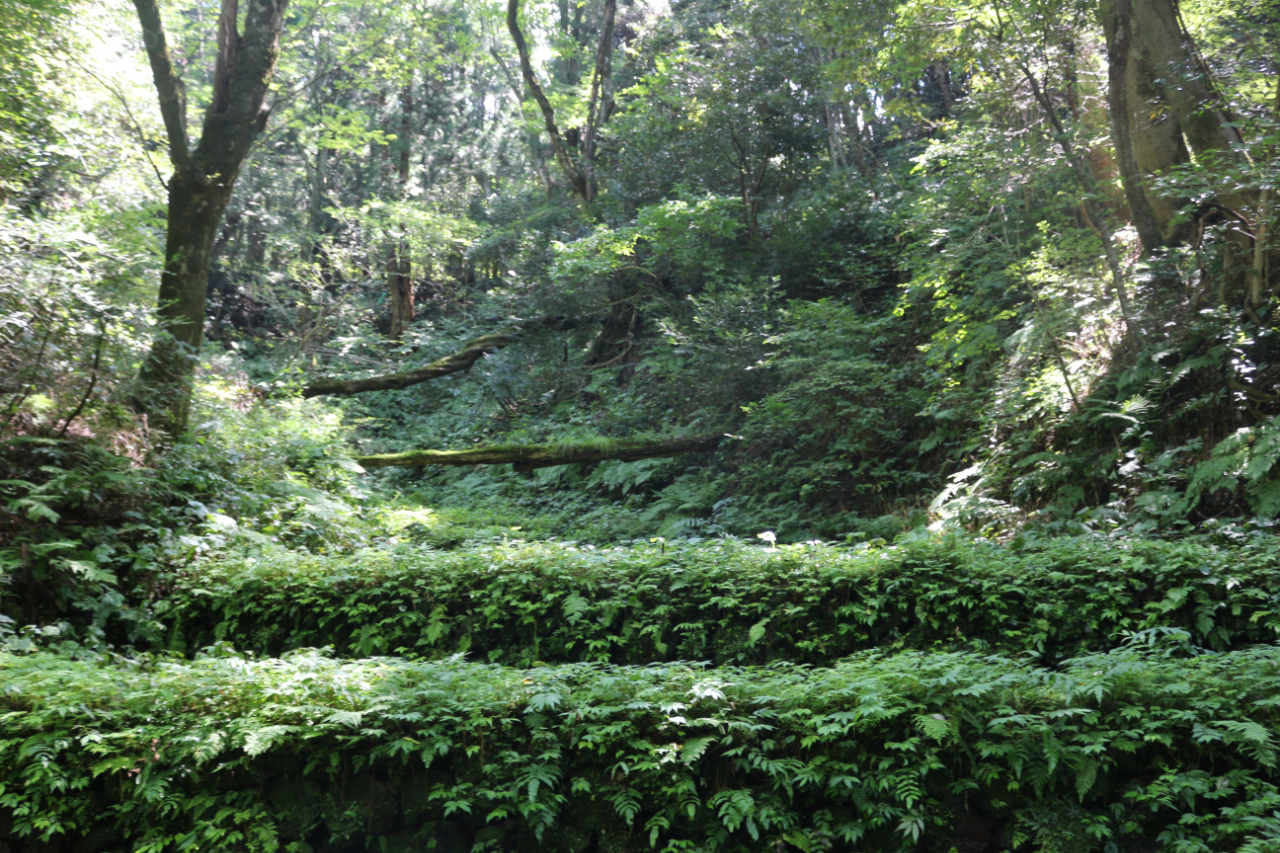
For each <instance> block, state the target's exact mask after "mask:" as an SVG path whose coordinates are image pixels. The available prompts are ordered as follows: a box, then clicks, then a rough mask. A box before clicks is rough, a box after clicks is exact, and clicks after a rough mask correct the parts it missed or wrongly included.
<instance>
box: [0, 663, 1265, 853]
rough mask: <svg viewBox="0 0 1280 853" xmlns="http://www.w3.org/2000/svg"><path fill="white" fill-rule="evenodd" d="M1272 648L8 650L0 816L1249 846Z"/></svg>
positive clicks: (123, 830)
mask: <svg viewBox="0 0 1280 853" xmlns="http://www.w3.org/2000/svg"><path fill="white" fill-rule="evenodd" d="M1277 663H1278V661H1277V653H1276V651H1275V650H1274V649H1259V650H1254V651H1246V652H1235V653H1230V654H1225V655H1210V656H1203V657H1193V658H1189V659H1188V658H1182V657H1180V656H1174V657H1170V656H1167V655H1166V654H1163V653H1161V652H1160V650H1159V649H1158V648H1157V649H1154V650H1150V651H1143V650H1141V649H1140V648H1134V649H1129V650H1125V651H1119V652H1114V653H1112V654H1109V655H1101V656H1094V657H1087V658H1081V659H1078V660H1076V661H1073V662H1071V663H1070V664H1069V665H1067V666H1066V667H1065V668H1064V669H1062V670H1061V671H1058V672H1051V671H1047V670H1042V669H1036V668H1033V667H1028V666H1026V665H1022V664H1018V663H1016V662H1014V661H1011V660H1009V659H1006V658H1000V657H982V656H976V655H965V654H934V655H928V654H919V653H902V654H898V655H895V656H892V657H885V656H883V655H878V654H873V655H869V656H865V655H864V656H860V657H855V658H851V659H849V660H847V661H845V662H842V663H839V664H837V665H835V666H833V667H831V668H829V669H823V670H810V669H806V668H803V667H797V666H794V665H778V666H774V667H770V668H767V669H738V668H720V669H704V668H701V667H697V666H689V665H684V664H670V665H665V666H649V667H636V668H625V667H624V668H613V667H606V666H600V665H589V664H578V665H569V666H558V667H541V668H537V669H531V670H519V669H505V668H501V667H497V666H491V665H490V666H486V665H480V664H468V663H460V662H457V661H450V662H441V663H406V662H403V661H397V660H393V659H371V660H364V661H350V662H345V663H343V662H339V661H334V660H332V659H329V658H326V657H324V656H321V655H317V654H314V653H304V654H298V655H293V656H290V657H287V658H284V659H281V660H272V661H254V660H251V659H248V660H247V659H243V658H239V657H235V656H231V657H227V656H215V657H211V658H202V659H199V660H197V661H195V662H192V663H184V662H177V661H165V660H151V661H147V660H143V661H137V662H132V663H129V662H122V661H111V660H109V659H88V660H83V661H78V662H68V661H67V660H65V659H63V658H59V657H50V656H47V655H32V656H25V657H20V658H13V657H8V656H6V657H3V658H0V672H3V674H4V677H5V684H6V689H5V691H4V693H3V695H2V696H0V706H3V707H4V708H5V709H7V710H6V713H5V714H4V716H3V717H0V754H2V755H4V757H5V761H4V763H3V765H0V768H2V769H0V785H3V786H4V787H3V789H2V790H3V792H4V793H3V794H0V796H2V797H3V802H4V804H5V806H6V809H7V810H8V817H6V818H5V820H6V821H7V822H8V826H9V829H8V830H7V832H11V833H12V832H17V833H19V834H27V833H31V834H34V835H36V836H41V837H44V838H52V837H56V836H58V835H62V834H66V835H69V836H76V835H87V837H88V838H89V839H90V840H89V841H88V843H87V846H83V847H82V848H81V849H86V850H101V849H113V848H112V845H114V844H117V843H119V840H120V839H121V838H125V837H128V838H131V839H133V841H132V844H133V848H132V849H135V850H162V849H170V848H175V849H183V848H185V847H188V846H192V845H194V846H200V847H203V846H206V845H215V846H220V847H221V848H222V849H233V848H234V849H240V850H276V849H288V850H294V851H301V850H342V849H354V848H355V847H360V848H361V849H385V850H411V849H420V848H419V846H418V845H423V844H426V845H430V844H431V843H432V842H433V841H434V844H435V847H436V849H440V850H446V851H449V850H466V849H473V848H472V844H476V845H478V846H479V847H480V848H481V849H488V848H489V847H490V846H493V847H495V848H497V847H501V846H506V845H509V844H515V845H516V846H517V847H518V848H520V849H523V848H524V847H525V846H526V845H529V846H530V847H531V848H532V846H534V845H536V846H537V849H552V850H569V851H579V850H585V849H599V850H607V851H613V850H624V849H631V848H632V846H633V845H644V846H645V847H649V846H650V845H651V846H652V848H653V849H657V850H670V851H676V850H686V849H701V850H755V849H761V847H762V846H766V845H767V846H773V845H775V844H778V843H785V844H788V845H790V846H793V847H796V848H798V849H802V850H811V849H837V850H843V849H860V848H864V847H866V846H873V847H874V848H875V849H883V850H896V849H912V848H915V847H916V846H917V841H922V842H923V844H924V846H925V847H926V849H936V850H947V849H948V848H950V847H957V846H960V845H963V844H966V843H968V844H973V843H986V842H985V838H986V837H987V836H996V837H1002V838H1003V840H1004V843H1006V844H1010V845H1013V846H1020V845H1021V844H1023V843H1028V842H1029V843H1032V844H1034V845H1035V847H1036V849H1040V850H1054V851H1086V850H1098V849H1129V848H1131V845H1133V844H1135V843H1136V844H1143V843H1156V844H1159V845H1160V846H1161V847H1163V848H1166V849H1177V850H1184V851H1192V850H1196V851H1217V850H1223V849H1227V848H1228V847H1229V848H1231V849H1239V850H1251V851H1262V850H1266V849H1270V846H1269V845H1273V844H1274V843H1275V842H1276V840H1277V839H1278V838H1280V823H1278V822H1277V820H1276V818H1275V816H1274V814H1273V812H1274V810H1275V808H1276V805H1277V802H1278V801H1280V791H1278V790H1277V787H1276V785H1275V778H1276V777H1275V763H1276V750H1275V744H1274V741H1273V735H1272V730H1271V727H1272V726H1274V725H1275V724H1276V722H1277V721H1276V718H1275V713H1276V712H1275V708H1276V699H1275V696H1276V693H1277V690H1280V683H1277V672H1278V669H1277ZM90 830H91V831H92V832H91V834H89V833H87V831H90ZM535 839H536V840H535ZM977 839H984V840H982V841H978V840H977Z"/></svg>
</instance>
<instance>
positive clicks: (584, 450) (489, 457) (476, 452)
mask: <svg viewBox="0 0 1280 853" xmlns="http://www.w3.org/2000/svg"><path fill="white" fill-rule="evenodd" d="M723 438H724V436H723V435H692V436H680V437H678V438H655V439H638V440H631V441H628V440H598V441H594V442H584V443H582V444H526V445H499V446H496V447H477V448H474V449H472V450H409V451H406V452H404V453H382V454H378V455H375V456H360V457H358V458H357V460H356V461H358V462H359V463H360V464H361V465H363V466H364V467H366V468H384V467H391V466H416V465H515V468H516V470H517V471H532V470H533V469H534V468H547V467H550V466H552V465H570V464H573V463H575V462H603V461H605V460H606V459H617V460H620V461H622V462H635V461H636V460H638V459H656V458H659V457H664V456H679V455H680V454H682V453H696V452H698V451H703V450H714V449H715V448H716V446H717V445H719V444H720V442H721V440H723Z"/></svg>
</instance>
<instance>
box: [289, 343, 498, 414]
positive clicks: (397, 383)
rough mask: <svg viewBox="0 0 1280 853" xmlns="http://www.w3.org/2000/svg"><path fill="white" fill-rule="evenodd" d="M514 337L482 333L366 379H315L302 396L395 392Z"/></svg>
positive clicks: (462, 366)
mask: <svg viewBox="0 0 1280 853" xmlns="http://www.w3.org/2000/svg"><path fill="white" fill-rule="evenodd" d="M514 340H515V336H514V335H507V334H503V333H498V334H493V335H484V336H482V337H479V338H476V339H475V340H471V341H468V342H467V343H465V344H463V346H462V349H460V350H458V351H457V352H455V353H452V354H450V355H446V356H445V357H444V358H438V359H436V360H435V361H433V362H431V363H430V364H427V365H423V366H422V367H419V368H417V369H415V370H406V371H404V372H403V373H391V374H387V375H385V376H370V377H369V378H367V379H316V380H315V381H313V382H310V383H308V384H307V386H306V387H305V388H303V389H302V396H303V397H307V398H310V397H322V396H325V395H328V394H336V395H340V396H344V397H345V396H350V395H351V394H362V393H364V392H365V391H398V390H400V389H402V388H409V387H411V386H413V385H420V384H421V383H423V382H427V381H429V380H431V379H438V378H439V377H441V376H448V375H449V374H451V373H459V372H461V371H464V370H468V369H470V368H471V365H473V364H475V363H476V361H477V360H479V359H480V358H481V357H482V356H486V355H489V354H491V353H494V352H497V351H498V350H500V349H502V348H503V347H504V346H506V345H507V344H509V343H511V342H512V341H514Z"/></svg>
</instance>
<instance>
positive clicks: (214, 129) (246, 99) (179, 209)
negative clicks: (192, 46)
mask: <svg viewBox="0 0 1280 853" xmlns="http://www.w3.org/2000/svg"><path fill="white" fill-rule="evenodd" d="M287 2H288V0H249V5H248V9H247V10H246V14H245V18H244V33H243V34H241V33H240V32H239V29H238V25H237V21H238V17H239V6H238V0H222V7H221V14H220V15H219V19H218V56H217V61H216V64H215V71H214V81H213V100H212V102H211V103H210V105H209V109H208V110H207V111H206V112H205V116H204V121H203V124H202V127H201V132H200V141H199V143H198V144H197V145H196V148H195V150H194V151H192V150H191V148H190V144H189V141H188V139H187V132H186V122H187V114H186V113H187V102H186V90H185V87H184V85H183V83H182V80H180V79H179V78H178V76H177V74H176V72H175V70H174V68H173V64H172V62H171V61H170V59H169V50H168V45H167V41H166V36H165V30H164V24H163V22H162V21H161V18H160V7H159V3H158V0H134V8H135V9H136V11H137V13H138V21H139V23H140V24H141V25H142V37H143V42H144V44H145V45H146V50H147V59H148V61H149V62H150V64H151V72H152V76H153V78H154V80H155V86H156V93H157V95H158V96H159V99H160V112H161V116H162V117H163V119H164V126H165V131H166V133H167V135H168V139H169V159H170V161H171V162H172V163H173V168H174V172H173V176H172V177H171V178H170V180H169V210H168V229H167V235H166V239H165V265H164V271H163V272H162V274H161V277H160V295H159V308H158V318H159V320H160V322H161V324H162V326H163V329H162V330H161V332H160V334H158V335H157V337H156V340H155V343H154V344H153V345H152V349H151V352H150V354H149V355H148V357H147V360H146V363H145V364H144V365H143V369H142V374H141V376H140V380H141V385H142V394H141V395H140V396H141V399H140V401H139V402H140V403H141V404H142V406H143V408H144V409H145V410H146V411H148V413H149V414H150V415H151V416H152V418H153V421H152V423H153V425H154V426H157V427H159V428H161V429H163V430H165V431H167V432H169V433H170V434H171V435H177V434H178V433H181V432H182V431H183V430H184V429H185V428H186V425H187V416H188V412H189V408H190V400H191V388H190V383H191V378H192V376H193V374H194V372H195V357H196V354H197V353H198V352H199V350H200V345H201V343H203V338H204V306H205V295H206V292H207V290H208V283H209V265H210V261H211V256H212V252H213V241H214V238H215V236H216V235H217V231H218V226H219V225H220V223H221V222H222V215H223V213H224V212H225V210H226V207H227V202H228V201H229V200H230V198H231V192H232V189H233V188H234V186H235V181H236V177H237V175H238V174H239V172H240V167H241V166H242V165H243V164H244V161H245V158H246V157H248V155H249V149H250V148H251V147H252V146H253V142H254V140H255V139H257V137H258V134H260V133H261V132H262V129H263V128H264V127H265V126H266V123H267V117H268V115H269V113H270V110H269V109H268V108H267V106H266V95H267V90H268V89H269V88H270V85H271V79H272V77H273V76H274V74H275V67H276V60H277V59H278V58H279V55H280V32H281V29H282V28H283V26H284V10H285V6H286V5H287Z"/></svg>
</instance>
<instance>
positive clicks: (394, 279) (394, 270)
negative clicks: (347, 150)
mask: <svg viewBox="0 0 1280 853" xmlns="http://www.w3.org/2000/svg"><path fill="white" fill-rule="evenodd" d="M412 133H413V84H412V83H408V84H406V85H405V86H404V88H403V89H401V90H400V134H399V138H398V139H397V140H396V143H397V145H398V146H399V149H400V157H399V160H398V162H397V163H396V183H397V187H398V189H397V194H398V195H399V198H400V201H404V199H405V196H406V194H407V190H408V187H409V153H410V147H411V142H412V136H411V134H412ZM387 272H388V273H390V275H389V276H388V278H387V287H388V291H389V292H388V296H389V299H390V302H391V329H390V332H389V333H388V336H389V337H390V338H391V339H392V340H395V341H398V340H400V339H401V338H402V337H404V332H405V329H407V328H409V324H410V323H412V322H413V262H412V260H411V259H410V257H409V241H408V240H406V239H404V238H401V239H400V240H399V241H398V242H397V243H396V245H395V246H394V248H392V250H391V260H389V261H387Z"/></svg>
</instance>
